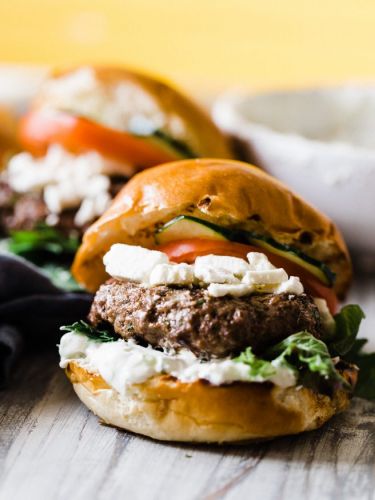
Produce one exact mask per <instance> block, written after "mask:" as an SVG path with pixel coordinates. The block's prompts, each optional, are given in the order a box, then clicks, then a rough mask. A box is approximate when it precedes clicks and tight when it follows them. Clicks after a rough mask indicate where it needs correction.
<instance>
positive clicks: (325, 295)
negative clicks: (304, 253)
mask: <svg viewBox="0 0 375 500" xmlns="http://www.w3.org/2000/svg"><path fill="white" fill-rule="evenodd" d="M158 250H160V251H161V252H164V253H166V254H167V255H168V257H169V259H170V260H171V261H172V262H186V263H188V264H192V263H193V262H194V261H195V259H196V258H197V257H199V256H202V255H209V254H213V255H230V256H232V257H239V258H241V259H246V255H247V254H248V253H249V252H261V253H264V254H265V255H267V257H268V259H269V261H270V262H271V263H272V264H273V265H274V266H276V267H282V268H283V269H285V271H286V272H287V273H288V274H289V276H298V277H299V278H300V279H301V282H302V284H303V286H304V288H305V291H306V293H308V294H309V295H312V296H313V297H321V298H322V299H325V300H326V301H327V305H328V308H329V310H330V311H331V313H332V314H335V313H336V312H337V308H338V300H337V297H336V294H335V292H334V291H333V290H332V288H329V287H327V286H325V285H323V284H322V283H321V282H320V281H319V280H318V279H317V278H316V277H315V276H314V275H313V274H311V273H309V271H307V270H306V269H304V268H303V267H302V266H299V265H298V264H296V263H295V262H292V261H289V260H288V259H285V258H284V257H281V256H280V255H275V254H273V253H272V252H269V251H268V250H265V249H263V248H260V247H256V246H254V245H244V244H242V243H234V242H233V241H224V240H202V239H196V238H194V239H186V240H178V241H172V242H169V243H166V244H165V245H160V246H158Z"/></svg>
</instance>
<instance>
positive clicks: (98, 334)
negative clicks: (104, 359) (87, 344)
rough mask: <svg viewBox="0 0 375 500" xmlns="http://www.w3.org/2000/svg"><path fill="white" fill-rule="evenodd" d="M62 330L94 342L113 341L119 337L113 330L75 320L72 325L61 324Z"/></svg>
mask: <svg viewBox="0 0 375 500" xmlns="http://www.w3.org/2000/svg"><path fill="white" fill-rule="evenodd" d="M60 330H61V331H63V332H73V333H78V334H80V335H85V336H86V337H88V338H90V339H91V340H94V341H95V342H114V341H116V340H118V339H119V336H118V335H116V334H115V333H114V332H111V331H110V330H105V329H99V328H94V327H93V326H91V325H89V324H88V323H86V322H85V321H82V320H81V321H76V322H75V323H73V324H72V325H66V326H62V327H61V328H60Z"/></svg>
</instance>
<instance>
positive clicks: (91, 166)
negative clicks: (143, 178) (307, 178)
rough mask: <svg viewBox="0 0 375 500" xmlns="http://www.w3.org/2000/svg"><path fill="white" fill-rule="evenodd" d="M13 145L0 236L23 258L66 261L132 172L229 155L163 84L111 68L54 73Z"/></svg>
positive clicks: (2, 187) (200, 115)
mask: <svg viewBox="0 0 375 500" xmlns="http://www.w3.org/2000/svg"><path fill="white" fill-rule="evenodd" d="M198 129H199V133H198ZM19 139H20V142H21V144H22V146H23V148H24V152H22V153H20V154H18V155H16V156H14V157H13V158H12V159H11V160H10V161H9V163H8V165H7V168H6V170H5V172H4V173H3V174H2V179H1V183H0V231H1V232H2V234H3V235H11V238H12V242H11V243H12V245H11V249H12V250H13V251H15V252H16V253H23V254H25V253H27V252H28V253H29V254H30V252H31V253H32V252H35V251H37V252H40V251H44V252H47V253H56V252H58V253H60V254H64V253H68V254H70V255H71V254H72V253H73V252H74V251H75V250H76V248H77V246H78V242H79V240H80V238H81V236H82V234H83V232H84V231H85V229H86V228H87V227H88V226H89V225H90V223H92V222H93V221H94V220H95V219H97V218H98V217H99V216H100V215H102V214H103V212H104V211H105V210H106V209H107V208H108V206H109V204H110V202H111V199H112V198H113V197H114V196H115V194H117V192H118V191H119V190H120V189H121V187H122V186H123V185H124V183H125V182H127V180H128V179H129V178H130V177H131V176H132V175H134V174H135V173H136V172H137V171H139V170H142V169H145V168H147V167H150V166H153V165H156V164H160V163H163V162H167V161H172V160H177V159H181V158H193V157H199V156H207V155H210V156H214V157H216V156H223V157H230V155H231V153H230V151H229V148H228V145H227V143H226V139H225V138H224V137H223V135H222V134H221V133H220V132H219V130H218V129H217V128H216V126H215V125H214V124H213V123H212V121H211V120H210V118H209V117H208V116H207V115H206V114H205V113H204V112H203V111H202V110H201V109H200V108H199V107H198V106H197V105H196V104H194V103H193V102H192V101H190V100H189V99H188V98H187V97H185V96H183V95H182V94H181V93H180V92H178V91H177V90H174V89H173V88H172V87H171V86H170V85H169V84H167V83H164V82H162V81H161V80H158V79H155V78H152V77H150V76H146V75H143V74H140V73H137V72H134V71H130V70H126V69H122V68H111V67H93V66H83V67H76V68H73V69H67V70H66V69H65V70H58V71H56V72H54V73H53V74H52V75H51V76H50V78H49V79H48V80H47V81H46V82H45V84H44V85H43V86H42V88H41V89H40V92H39V94H38V95H37V96H36V97H35V100H34V102H33V103H32V106H31V109H30V111H29V112H28V113H27V114H26V115H25V116H24V117H23V119H22V121H21V123H20V126H19Z"/></svg>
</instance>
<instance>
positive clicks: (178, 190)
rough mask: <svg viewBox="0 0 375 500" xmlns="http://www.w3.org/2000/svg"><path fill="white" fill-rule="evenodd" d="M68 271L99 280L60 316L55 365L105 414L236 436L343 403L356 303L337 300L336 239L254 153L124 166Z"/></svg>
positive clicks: (342, 261)
mask: <svg viewBox="0 0 375 500" xmlns="http://www.w3.org/2000/svg"><path fill="white" fill-rule="evenodd" d="M73 272H74V275H75V277H76V279H77V280H78V281H79V282H80V283H81V284H82V285H84V286H85V287H86V288H88V289H89V290H91V291H95V290H97V292H96V295H95V298H94V302H93V304H92V307H91V311H90V314H89V317H88V322H86V321H81V322H78V323H75V324H73V325H70V326H67V327H64V328H63V330H65V331H66V332H67V333H65V335H64V336H63V337H62V339H61V342H60V355H61V366H62V367H63V368H65V369H66V373H67V375H68V377H69V379H70V380H71V382H72V383H73V386H74V389H75V391H76V393H77V394H78V396H79V397H80V398H81V400H82V401H83V402H84V403H85V404H86V405H87V406H88V407H89V408H90V409H91V410H92V411H93V412H94V413H96V414H97V415H98V416H99V417H100V418H101V419H102V420H103V421H104V422H106V423H108V424H111V425H114V426H117V427H121V428H125V429H128V430H130V431H133V432H138V433H141V434H144V435H147V436H150V437H153V438H156V439H162V440H179V441H205V442H210V441H213V442H226V441H244V440H249V439H263V438H270V437H274V436H280V435H285V434H293V433H299V432H302V431H306V430H310V429H315V428H317V427H319V426H321V425H322V424H323V423H324V422H326V421H327V420H328V419H329V418H330V417H332V416H333V415H334V414H335V413H337V412H339V411H342V410H343V409H345V408H346V407H347V405H348V404H349V400H350V397H351V394H352V392H353V388H354V386H355V383H356V379H357V370H356V368H355V367H354V366H352V365H350V364H349V363H347V362H346V361H345V356H346V355H347V353H348V352H349V351H350V349H351V347H352V346H353V344H354V341H355V336H356V334H357V332H358V327H359V323H360V321H361V319H362V317H363V313H362V311H361V309H360V308H359V307H358V306H354V305H353V306H346V307H344V308H343V309H342V310H341V312H340V313H337V307H338V300H337V298H338V297H339V298H342V297H343V296H344V295H345V293H346V291H347V289H348V285H349V282H350V278H351V265H350V260H349V255H348V252H347V248H346V246H345V243H344V242H343V240H342V238H341V235H340V233H339V232H338V230H337V228H336V227H335V226H334V225H333V223H332V222H331V221H330V220H329V219H327V218H326V217H325V216H324V215H322V214H321V213H320V212H318V211H317V210H315V209H314V208H312V207H311V206H309V205H307V204H306V203H305V202H304V201H303V200H302V199H300V198H299V197H297V196H295V195H294V194H293V193H291V192H290V191H289V190H288V189H287V188H286V187H285V186H284V185H282V184H281V183H279V182H278V181H276V180H274V179H272V178H271V177H269V176H268V175H267V174H265V173H264V172H262V171H260V170H259V169H257V168H255V167H252V166H250V165H247V164H243V163H239V162H233V161H227V160H186V161H180V162H175V163H170V164H166V165H163V166H160V167H156V168H153V169H149V170H147V171H145V172H142V173H141V174H138V175H137V176H135V177H134V178H133V179H132V180H131V181H130V182H129V183H128V184H127V185H126V186H125V188H123V190H122V191H121V192H120V193H119V195H118V196H117V198H116V200H115V201H114V203H113V205H112V206H111V208H110V209H109V210H108V211H107V212H106V213H105V214H104V215H103V216H102V217H101V218H100V219H99V220H98V221H97V222H96V223H95V224H94V225H93V226H91V227H90V229H89V230H88V231H87V232H86V234H85V236H84V240H83V244H82V246H81V248H80V249H79V251H78V253H77V256H76V259H75V262H74V265H73ZM336 313H337V314H336ZM334 314H335V316H333V315H334Z"/></svg>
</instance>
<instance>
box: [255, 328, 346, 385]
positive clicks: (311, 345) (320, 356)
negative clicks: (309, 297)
mask: <svg viewBox="0 0 375 500" xmlns="http://www.w3.org/2000/svg"><path fill="white" fill-rule="evenodd" d="M264 357H265V358H266V359H272V360H273V362H274V364H276V363H277V364H279V365H281V366H286V367H289V368H294V369H297V370H298V372H299V378H300V381H301V382H302V381H303V380H302V379H303V376H304V375H305V374H306V372H310V373H312V374H315V375H317V376H318V377H319V378H323V379H325V381H326V382H328V383H329V384H330V385H332V384H334V385H337V384H339V385H340V386H343V387H344V386H345V387H348V383H347V382H346V381H345V380H344V378H343V377H342V376H341V375H340V373H339V372H338V371H337V370H336V368H335V365H334V363H333V360H332V358H331V354H330V353H329V350H328V347H327V345H326V344H325V343H324V342H322V341H321V340H318V339H317V338H315V337H314V336H313V335H311V333H309V332H306V331H303V332H299V333H295V334H293V335H290V336H289V337H287V338H286V339H284V340H282V341H281V342H279V343H278V344H276V345H275V346H273V347H271V348H270V349H269V350H268V351H267V352H266V353H265V356H264ZM308 378H309V380H311V377H310V376H309V377H308Z"/></svg>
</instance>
